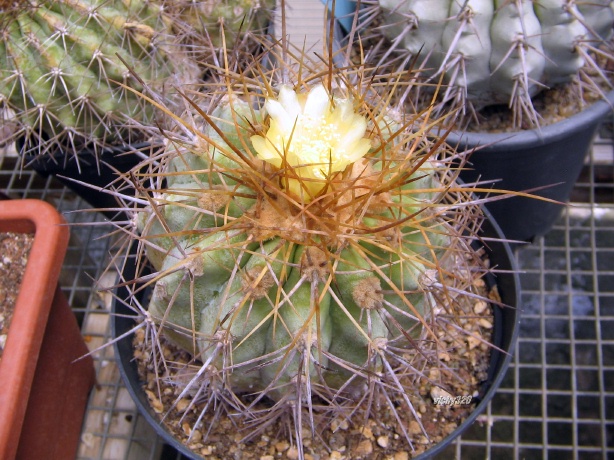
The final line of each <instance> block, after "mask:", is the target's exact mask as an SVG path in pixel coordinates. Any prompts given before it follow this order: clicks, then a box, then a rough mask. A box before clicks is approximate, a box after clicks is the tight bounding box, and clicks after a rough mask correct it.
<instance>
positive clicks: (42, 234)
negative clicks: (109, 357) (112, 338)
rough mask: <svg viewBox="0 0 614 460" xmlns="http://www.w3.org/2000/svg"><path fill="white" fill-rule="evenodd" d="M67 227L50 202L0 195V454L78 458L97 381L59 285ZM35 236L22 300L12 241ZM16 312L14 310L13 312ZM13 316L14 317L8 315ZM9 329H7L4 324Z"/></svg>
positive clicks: (6, 455) (57, 459)
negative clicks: (16, 283) (15, 289)
mask: <svg viewBox="0 0 614 460" xmlns="http://www.w3.org/2000/svg"><path fill="white" fill-rule="evenodd" d="M68 233H69V229H68V227H67V226H66V223H65V221H64V219H63V218H62V217H61V216H60V215H59V214H58V212H57V211H56V210H55V209H54V208H53V207H52V206H51V205H50V204H48V203H45V202H43V201H39V200H32V199H29V200H14V201H11V200H0V235H2V249H3V250H2V260H1V261H0V263H1V264H2V270H0V271H2V281H3V282H2V283H0V284H1V285H2V288H0V294H2V301H1V302H0V304H1V307H2V308H0V313H2V315H0V316H1V318H0V337H2V336H3V338H2V340H0V345H1V346H0V351H1V352H0V420H1V421H2V422H1V423H0V458H2V459H6V460H11V459H13V458H32V459H34V458H46V459H47V458H48V459H55V460H64V459H68V458H75V456H76V453H77V447H78V445H79V439H80V435H81V423H82V420H83V415H84V413H85V407H86V405H87V399H88V393H89V391H90V389H91V388H92V386H93V384H94V381H95V373H94V366H93V362H92V358H91V357H86V358H83V359H81V360H78V359H79V358H81V357H83V356H84V355H86V354H87V353H88V349H87V347H86V346H85V343H84V342H83V338H82V337H81V332H80V329H79V326H78V324H77V320H76V318H75V316H74V315H73V313H72V310H71V309H70V306H69V305H68V303H67V301H66V298H65V297H64V295H63V294H62V291H61V290H60V289H59V287H58V285H57V281H58V277H59V272H60V269H61V266H62V261H63V259H64V254H65V252H66V247H67V245H68ZM24 234H32V235H33V242H32V243H31V249H30V250H29V255H27V256H26V257H27V264H25V272H24V273H23V277H22V279H21V285H20V286H19V290H18V295H17V297H16V301H13V300H10V299H13V288H11V287H10V284H6V286H8V287H5V282H6V281H7V280H11V279H13V278H14V277H15V276H16V273H18V272H20V270H18V266H19V265H20V260H14V259H12V258H10V257H9V255H10V254H12V253H11V252H10V251H9V250H8V249H7V248H8V246H9V242H10V241H12V240H13V238H16V237H17V235H24ZM9 313H10V315H9ZM9 316H10V318H11V319H10V322H9ZM5 330H8V334H6V335H5V334H4V331H5Z"/></svg>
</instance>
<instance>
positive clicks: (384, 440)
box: [377, 436, 390, 449]
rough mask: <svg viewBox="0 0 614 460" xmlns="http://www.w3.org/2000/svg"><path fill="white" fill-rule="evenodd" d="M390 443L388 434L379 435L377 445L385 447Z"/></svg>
mask: <svg viewBox="0 0 614 460" xmlns="http://www.w3.org/2000/svg"><path fill="white" fill-rule="evenodd" d="M389 443H390V439H389V438H388V436H379V437H378V438H377V445H378V446H380V447H381V448H383V449H386V448H388V444H389Z"/></svg>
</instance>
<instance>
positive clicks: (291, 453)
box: [286, 446, 298, 460]
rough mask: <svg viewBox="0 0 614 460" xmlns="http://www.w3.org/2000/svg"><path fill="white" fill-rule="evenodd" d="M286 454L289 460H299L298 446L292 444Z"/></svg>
mask: <svg viewBox="0 0 614 460" xmlns="http://www.w3.org/2000/svg"><path fill="white" fill-rule="evenodd" d="M286 455H287V456H288V459H289V460H297V459H298V449H297V448H296V446H292V447H290V448H289V449H288V452H286Z"/></svg>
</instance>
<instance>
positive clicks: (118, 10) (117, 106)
mask: <svg viewBox="0 0 614 460" xmlns="http://www.w3.org/2000/svg"><path fill="white" fill-rule="evenodd" d="M171 25H172V24H171V20H170V18H169V17H168V16H167V15H166V13H165V12H164V8H162V7H161V6H160V4H159V2H154V1H149V0H113V1H109V0H92V1H85V0H59V1H53V2H51V1H49V2H45V1H42V2H41V1H29V0H20V1H2V2H0V33H1V34H2V40H1V41H0V63H1V64H0V104H2V105H3V109H4V110H3V113H4V114H5V115H4V117H3V120H2V123H13V124H16V125H17V127H18V128H21V129H20V130H18V132H17V135H21V136H23V135H25V136H26V142H28V143H31V144H33V145H39V148H40V151H41V152H42V151H45V150H46V149H48V147H49V145H50V144H57V143H60V144H62V146H63V148H65V149H67V150H72V151H73V152H76V151H78V150H79V148H82V147H83V146H84V145H87V146H92V145H93V146H95V147H97V146H102V145H107V144H114V143H121V142H130V141H133V140H137V139H138V140H142V138H143V134H142V133H143V130H142V128H143V127H146V126H148V125H153V124H154V123H153V120H154V118H153V117H154V112H153V110H152V106H151V105H149V104H145V103H144V100H143V98H142V97H140V96H138V95H136V94H135V93H134V91H133V89H136V90H143V84H141V83H144V84H146V85H148V86H151V87H152V88H156V89H157V90H158V91H160V90H161V89H162V88H163V84H164V83H166V84H167V85H170V83H169V82H170V78H171V77H179V78H180V79H181V81H189V79H190V78H192V75H193V73H194V72H193V71H191V69H192V68H193V66H192V65H190V63H189V62H186V60H185V59H183V58H182V57H181V53H180V52H179V51H180V50H178V49H177V47H169V46H167V45H169V43H170V32H171V29H170V27H171ZM133 74H136V75H138V79H136V78H132V75H133ZM29 139H30V140H31V142H29V141H28V140H29Z"/></svg>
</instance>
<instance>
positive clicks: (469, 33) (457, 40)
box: [376, 0, 614, 127]
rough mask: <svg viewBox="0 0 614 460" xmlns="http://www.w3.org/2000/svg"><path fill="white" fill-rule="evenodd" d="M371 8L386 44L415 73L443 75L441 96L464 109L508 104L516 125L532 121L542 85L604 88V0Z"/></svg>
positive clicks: (424, 1) (491, 0)
mask: <svg viewBox="0 0 614 460" xmlns="http://www.w3.org/2000/svg"><path fill="white" fill-rule="evenodd" d="M376 8H378V9H379V10H381V13H382V15H381V18H382V21H383V24H382V25H381V29H380V30H381V31H382V33H383V34H384V35H385V36H386V37H388V38H389V39H390V40H392V41H393V47H392V48H394V49H396V50H402V51H403V52H405V53H408V54H409V55H411V56H421V57H419V59H421V60H422V61H421V64H422V66H423V68H424V70H423V75H426V76H428V77H429V78H430V79H432V80H433V81H435V82H437V81H438V80H439V78H441V76H443V80H444V83H445V84H447V85H449V87H448V89H447V90H446V91H442V94H443V100H444V101H446V102H452V103H455V104H457V105H460V107H462V108H463V110H464V111H465V113H466V114H469V115H472V112H473V111H474V110H479V109H481V108H482V107H484V106H487V105H493V104H508V105H509V106H510V108H512V110H513V112H514V122H515V125H516V126H518V127H523V126H538V125H539V115H538V114H537V113H536V111H535V109H534V107H533V103H532V99H531V98H532V97H533V96H534V95H536V94H537V93H538V92H540V91H541V90H543V89H544V88H548V87H552V86H554V85H559V84H561V83H567V82H570V81H575V82H576V83H577V84H578V85H579V86H580V87H581V88H582V87H583V88H588V89H589V90H592V91H594V92H595V93H597V94H602V92H601V91H602V88H604V87H611V84H610V80H609V77H607V76H606V75H605V74H604V72H603V71H602V70H600V66H599V65H598V62H597V61H599V60H603V59H609V60H611V59H612V58H613V54H612V47H611V43H609V41H610V39H611V37H612V26H613V24H614V2H612V1H611V0H598V1H592V0H590V1H582V0H535V1H532V0H467V1H458V0H378V2H377V5H376ZM385 59H386V60H389V59H390V58H389V55H388V54H387V55H386V56H385Z"/></svg>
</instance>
